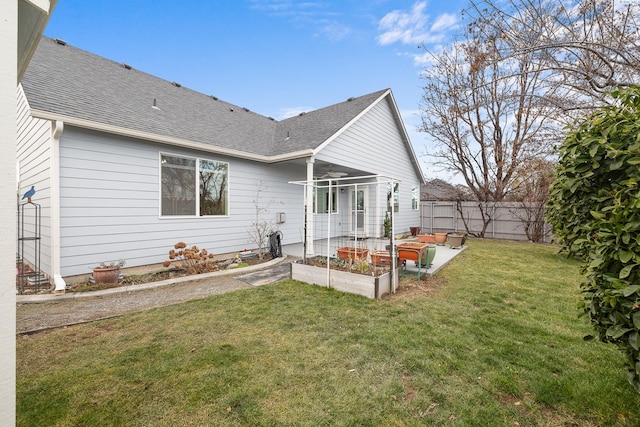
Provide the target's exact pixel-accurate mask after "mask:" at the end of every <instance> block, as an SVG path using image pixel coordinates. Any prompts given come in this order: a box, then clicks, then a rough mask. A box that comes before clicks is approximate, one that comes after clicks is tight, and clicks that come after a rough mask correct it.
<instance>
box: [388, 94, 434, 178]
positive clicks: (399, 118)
mask: <svg viewBox="0 0 640 427" xmlns="http://www.w3.org/2000/svg"><path fill="white" fill-rule="evenodd" d="M389 95H390V97H391V98H390V99H391V104H392V106H393V111H394V116H395V117H396V122H398V124H399V125H400V130H401V131H402V139H403V140H404V144H405V145H406V147H407V149H408V150H409V154H410V155H411V161H412V162H413V167H415V168H416V171H418V176H419V177H420V182H421V183H422V184H426V181H425V179H424V173H423V171H422V167H421V166H420V162H419V161H418V157H417V156H416V152H415V150H414V149H413V145H412V144H411V139H409V133H407V129H406V128H405V126H404V120H402V115H400V109H399V108H398V104H396V100H395V98H394V96H393V93H389Z"/></svg>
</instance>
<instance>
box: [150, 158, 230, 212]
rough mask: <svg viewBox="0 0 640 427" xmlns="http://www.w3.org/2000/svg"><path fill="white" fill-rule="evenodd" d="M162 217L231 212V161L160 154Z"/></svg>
mask: <svg viewBox="0 0 640 427" xmlns="http://www.w3.org/2000/svg"><path fill="white" fill-rule="evenodd" d="M160 166H161V174H162V177H161V187H162V188H161V193H162V200H161V208H160V209H161V214H162V216H216V215H228V214H229V197H228V193H229V189H228V185H227V184H228V180H229V164H228V163H223V162H216V161H213V160H206V159H197V158H190V157H178V156H171V155H165V154H163V155H161V156H160Z"/></svg>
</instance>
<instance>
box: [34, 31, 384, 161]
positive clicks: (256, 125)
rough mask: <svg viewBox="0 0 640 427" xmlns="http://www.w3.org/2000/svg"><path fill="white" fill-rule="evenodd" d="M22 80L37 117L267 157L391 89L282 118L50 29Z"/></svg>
mask: <svg viewBox="0 0 640 427" xmlns="http://www.w3.org/2000/svg"><path fill="white" fill-rule="evenodd" d="M21 83H22V87H23V90H24V92H25V95H26V97H27V100H28V102H29V106H30V108H31V110H32V113H33V114H34V115H35V116H38V117H44V118H55V119H57V120H63V121H67V122H69V123H71V124H76V125H79V126H85V127H88V128H92V127H95V126H94V125H100V128H106V127H108V128H109V129H111V130H112V131H114V132H118V131H119V132H120V133H123V134H134V135H149V136H154V135H155V136H158V137H159V138H158V140H160V141H167V140H169V141H188V142H193V143H196V144H204V145H206V146H210V147H211V149H215V148H219V149H222V150H229V151H233V152H237V153H247V154H250V155H253V156H255V155H257V156H261V157H264V158H269V157H272V156H281V155H284V154H287V153H296V152H301V151H303V150H306V151H308V150H313V149H315V148H317V147H318V146H319V145H321V144H322V143H323V142H325V141H326V140H327V139H328V138H330V137H331V136H332V135H334V134H335V133H336V132H338V131H339V130H340V129H342V128H343V127H344V126H345V125H346V124H348V123H349V122H350V121H351V120H353V119H354V118H355V117H357V116H358V115H359V114H361V113H362V112H363V111H364V110H366V109H367V108H368V107H370V106H371V105H372V104H373V103H375V102H376V101H378V100H379V99H381V98H382V97H383V96H384V95H386V94H387V93H388V92H389V89H385V90H381V91H378V92H374V93H371V94H369V95H364V96H361V97H357V98H349V100H347V101H345V102H341V103H339V104H335V105H332V106H329V107H325V108H321V109H319V110H314V111H310V112H308V113H304V114H302V115H299V116H296V117H292V118H289V119H286V120H282V121H277V120H274V119H272V118H269V117H265V116H262V115H260V114H257V113H254V112H251V111H249V110H248V109H246V108H242V107H238V106H236V105H233V104H230V103H228V102H225V101H222V100H220V99H217V98H215V97H213V96H208V95H205V94H202V93H199V92H196V91H193V90H191V89H188V88H185V87H183V86H181V85H179V84H177V83H172V82H168V81H166V80H163V79H160V78H158V77H155V76H152V75H150V74H147V73H144V72H142V71H139V70H136V69H134V68H132V67H130V66H127V65H126V64H120V63H117V62H115V61H112V60H109V59H106V58H103V57H100V56H97V55H94V54H92V53H89V52H86V51H83V50H81V49H78V48H75V47H73V46H71V45H68V44H66V43H64V42H62V41H59V40H57V39H51V38H48V37H42V39H41V41H40V44H39V46H38V48H37V50H36V52H35V54H34V56H33V58H32V60H31V63H30V65H29V68H28V69H27V71H26V73H25V75H24V76H23V78H22V81H21Z"/></svg>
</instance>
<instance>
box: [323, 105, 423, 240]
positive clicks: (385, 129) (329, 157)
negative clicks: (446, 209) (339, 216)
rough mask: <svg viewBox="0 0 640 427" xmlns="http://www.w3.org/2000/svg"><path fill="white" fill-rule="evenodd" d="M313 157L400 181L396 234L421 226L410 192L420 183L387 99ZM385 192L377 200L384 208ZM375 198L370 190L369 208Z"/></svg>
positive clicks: (382, 189)
mask: <svg viewBox="0 0 640 427" xmlns="http://www.w3.org/2000/svg"><path fill="white" fill-rule="evenodd" d="M316 158H317V159H318V160H323V161H327V162H329V163H333V164H337V165H343V166H346V167H351V168H356V169H360V170H363V171H366V172H367V173H370V174H382V175H387V176H391V177H393V178H396V179H399V180H400V181H401V183H400V208H399V212H398V213H396V214H395V227H396V233H402V232H408V231H409V227H414V226H418V225H419V224H420V211H419V210H412V209H411V189H412V188H413V187H416V186H417V187H418V188H419V187H420V183H421V181H422V180H421V177H420V176H419V175H418V173H417V172H416V169H415V167H414V165H413V162H412V159H411V157H410V155H409V151H408V148H407V147H406V146H405V144H404V142H403V140H402V135H401V133H400V128H399V125H398V123H397V122H396V120H395V119H394V117H393V108H392V107H391V106H390V104H389V100H388V97H387V98H385V99H384V100H382V101H381V102H378V103H377V104H376V105H375V106H374V107H373V108H372V109H371V110H369V111H368V112H367V113H366V114H364V115H363V116H362V117H361V118H360V119H359V120H358V121H357V122H355V123H354V124H352V125H351V126H350V127H349V128H348V129H347V130H346V131H345V132H343V133H342V134H341V135H339V136H338V137H337V138H336V139H335V140H334V141H332V142H331V143H330V144H329V145H328V146H327V147H325V148H324V149H323V150H322V151H321V152H320V153H318V155H317V156H316ZM383 187H385V186H383ZM386 193H387V192H386V187H385V188H382V187H381V189H380V192H379V199H378V201H377V202H378V203H379V204H380V206H386ZM374 196H375V191H373V190H372V191H370V193H369V201H370V206H373V204H374V203H375V202H376V200H375V197H374ZM383 214H384V209H383Z"/></svg>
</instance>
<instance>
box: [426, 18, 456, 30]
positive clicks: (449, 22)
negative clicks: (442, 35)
mask: <svg viewBox="0 0 640 427" xmlns="http://www.w3.org/2000/svg"><path fill="white" fill-rule="evenodd" d="M457 26H458V17H457V16H456V15H454V14H452V13H443V14H442V15H440V16H438V18H437V19H436V22H434V23H433V25H432V26H431V31H432V32H441V31H449V30H451V29H455V28H457Z"/></svg>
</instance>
